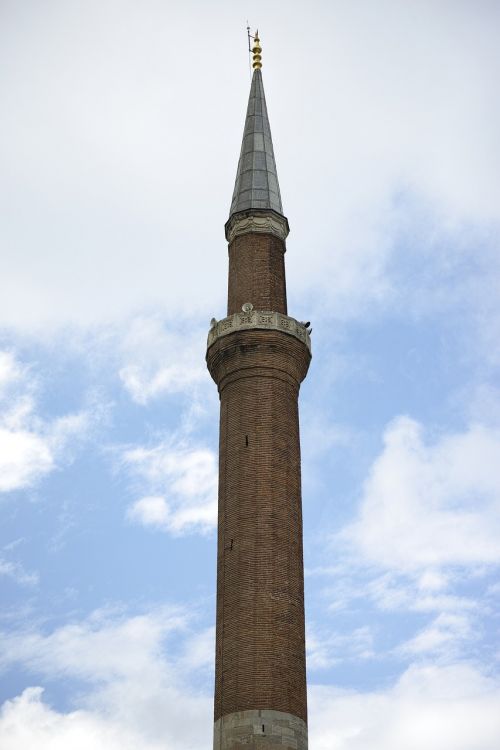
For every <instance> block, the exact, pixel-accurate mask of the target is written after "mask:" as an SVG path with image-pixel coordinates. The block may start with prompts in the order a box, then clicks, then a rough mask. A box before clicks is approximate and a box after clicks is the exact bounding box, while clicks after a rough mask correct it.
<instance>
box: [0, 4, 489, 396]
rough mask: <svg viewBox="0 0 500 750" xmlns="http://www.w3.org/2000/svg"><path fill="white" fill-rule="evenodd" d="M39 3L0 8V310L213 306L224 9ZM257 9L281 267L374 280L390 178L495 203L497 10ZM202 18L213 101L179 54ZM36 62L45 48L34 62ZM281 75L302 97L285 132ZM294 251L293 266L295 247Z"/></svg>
mask: <svg viewBox="0 0 500 750" xmlns="http://www.w3.org/2000/svg"><path fill="white" fill-rule="evenodd" d="M195 7H196V17H197V19H198V24H197V25H196V27H195V28H193V25H192V16H193V9H194V8H195ZM50 8H51V12H50V13H43V12H42V11H41V10H40V9H38V8H34V9H33V11H32V16H31V18H32V25H27V24H26V23H25V19H24V16H23V15H22V13H21V11H20V10H18V9H17V6H12V8H10V9H9V11H8V13H7V16H8V22H6V23H5V24H4V25H3V26H2V30H1V31H0V33H1V34H2V38H1V40H0V47H1V49H2V50H3V55H4V61H5V64H4V70H5V71H6V74H5V75H4V76H3V77H2V81H1V83H0V97H1V99H2V101H3V102H4V103H5V111H6V116H5V118H4V123H3V126H4V133H5V136H4V139H3V141H2V144H0V149H1V150H2V153H1V159H2V163H3V164H4V169H3V171H2V177H1V178H0V179H1V180H2V181H1V182H0V191H1V192H2V193H3V196H4V198H3V200H4V206H5V208H6V211H5V212H4V213H5V219H4V221H3V223H2V226H1V227H0V230H1V244H2V247H3V248H4V253H3V254H2V259H0V262H2V261H3V266H2V268H1V269H0V271H1V272H0V284H1V288H0V320H1V321H2V322H3V323H4V324H6V325H13V326H18V327H27V328H33V327H37V326H44V325H45V326H46V325H55V326H57V325H63V324H65V323H67V322H68V321H71V322H76V323H82V324H89V323H100V322H103V321H108V320H110V319H117V318H119V319H124V318H128V317H129V316H130V314H134V313H136V312H137V311H138V310H144V309H148V310H150V309H160V310H162V311H163V312H166V313H167V314H169V315H179V314H180V313H182V314H186V313H189V312H191V313H192V312H193V311H200V310H203V314H204V315H205V314H207V315H208V317H211V314H212V312H213V313H214V314H216V313H217V311H216V310H211V309H210V308H211V307H214V306H219V305H220V306H222V304H223V302H222V299H223V285H222V283H221V280H222V279H223V277H224V274H225V250H224V240H223V235H222V225H223V222H224V220H225V219H226V217H227V213H226V212H227V208H228V204H229V201H230V197H231V191H232V187H233V180H234V173H235V170H236V164H237V158H238V151H239V146H240V143H241V136H242V126H243V116H244V109H245V101H246V97H247V92H248V77H247V69H246V60H245V58H244V54H242V52H241V49H240V40H239V37H238V34H235V33H234V29H235V28H236V26H235V24H237V23H238V21H237V17H238V13H239V11H238V9H237V8H236V7H231V8H229V6H228V4H227V3H226V2H216V3H211V4H210V7H208V6H207V7H206V8H205V7H204V6H203V7H202V6H200V5H199V4H193V2H191V1H190V2H187V3H186V4H185V5H183V6H182V7H181V6H178V7H176V9H175V12H172V9H171V8H168V9H167V8H166V7H163V6H162V5H161V4H154V6H151V7H149V8H148V11H147V12H145V10H144V8H143V7H142V6H138V5H135V4H133V3H127V4H125V5H123V3H117V2H115V0H109V2H106V3H98V2H87V3H85V4H84V5H68V4H62V5H61V4H57V3H55V2H51V3H50ZM265 10H266V40H267V42H264V43H265V50H266V52H265V54H266V55H267V58H266V59H267V64H266V68H265V80H266V88H267V96H268V104H269V108H270V113H271V121H272V126H273V135H274V139H275V145H276V152H277V160H278V170H279V174H280V180H281V187H282V192H283V197H284V206H285V211H286V212H287V214H288V215H289V216H290V218H291V220H292V225H293V230H294V231H293V232H292V235H291V240H290V258H289V269H290V275H291V278H293V279H294V281H295V282H296V283H297V284H299V285H300V287H301V288H302V289H303V290H304V289H308V290H311V289H313V290H314V291H315V292H316V291H318V290H319V291H320V292H321V291H322V292H323V293H322V294H320V297H321V302H322V303H324V304H326V305H328V307H329V308H330V309H331V308H332V307H333V309H334V310H335V312H336V313H337V314H339V315H346V314H347V315H349V314H352V311H353V310H359V309H360V308H361V309H366V306H367V304H368V305H369V304H371V303H373V301H377V300H380V299H381V298H384V297H385V296H386V295H387V294H388V293H390V291H391V289H390V286H391V285H390V282H389V281H388V278H387V273H386V264H387V261H388V258H389V257H390V255H391V253H392V241H393V238H394V226H395V224H396V223H397V219H398V216H399V215H400V214H404V213H405V211H407V210H408V206H404V205H403V204H404V201H403V200H402V199H401V196H402V194H404V193H405V191H406V194H408V193H412V194H416V195H417V196H419V197H422V200H423V201H424V202H426V203H428V204H431V205H432V209H433V213H434V215H435V216H436V218H437V220H438V222H439V223H444V222H446V223H448V225H451V226H452V227H454V228H455V229H456V230H457V233H459V232H460V231H461V230H460V226H459V225H460V223H461V222H463V221H471V222H473V223H474V222H475V223H483V222H484V223H487V222H490V221H491V220H492V219H493V220H495V219H496V220H498V218H499V214H498V205H499V201H498V195H499V186H498V173H499V172H498V169H497V168H496V162H497V156H498V141H497V133H498V121H499V106H498V97H497V96H496V80H497V77H498V56H497V54H496V45H497V39H496V36H495V29H496V27H497V25H498V9H497V7H496V5H495V4H494V3H485V2H483V3H481V9H480V12H478V11H477V8H476V6H475V5H474V7H472V6H471V5H470V4H467V3H460V5H459V7H458V8H457V4H456V3H451V2H441V3H433V2H428V1H427V2H421V3H418V5H416V6H415V7H414V8H413V9H412V12H411V13H408V12H407V9H406V7H405V6H401V5H399V4H398V3H395V2H394V0H384V1H383V2H379V3H377V4H376V8H375V7H374V6H371V5H370V4H369V3H363V4H362V5H361V6H359V5H358V4H346V3H342V2H332V3H321V4H318V5H317V7H316V9H315V13H314V14H311V18H310V19H304V14H303V8H302V6H301V5H300V4H299V3H293V2H292V3H288V4H287V5H286V13H287V34H283V8H282V7H280V6H279V4H277V5H276V6H275V7H274V8H273V9H270V8H268V7H266V9H265ZM118 13H119V15H120V19H121V20H120V24H119V25H118V26H117V24H116V15H117V14H118ZM167 26H168V28H169V29H171V31H172V33H173V34H174V35H175V37H176V39H177V40H178V44H177V45H176V48H175V50H173V49H172V48H171V47H170V46H169V45H165V43H164V34H163V29H165V28H167ZM206 28H217V29H218V30H219V31H218V38H219V48H218V56H219V59H220V61H221V69H223V70H224V75H223V76H222V77H220V78H219V80H218V82H217V86H218V92H219V95H218V96H214V92H213V81H212V78H213V71H212V69H211V67H210V66H201V67H200V65H199V64H198V58H197V54H196V52H197V50H199V49H200V48H201V47H202V45H203V43H204V36H205V29H206ZM299 36H300V38H301V39H302V50H303V58H304V60H306V61H307V65H305V66H302V67H300V69H296V70H295V71H294V74H293V75H291V74H290V69H289V39H290V38H298V37H299ZM89 49H92V56H91V57H90V58H89V55H88V50H89ZM123 49H127V50H128V54H127V56H125V57H124V56H123V55H122V54H121V51H122V50H123ZM33 57H36V58H37V59H43V60H44V65H43V66H42V67H40V68H38V69H36V70H34V69H33V65H32V64H31V60H32V59H33ZM224 61H225V64H224ZM229 61H231V64H229ZM444 61H446V64H443V62H444ZM193 91H195V92H196V96H193V95H192V92H193ZM297 91H301V92H307V93H306V96H305V99H304V103H305V105H307V106H304V107H302V108H299V109H297V108H295V110H296V111H294V118H293V127H290V102H293V101H294V100H295V99H296V97H297ZM110 92H112V95H111V96H110ZM325 92H326V95H325ZM221 101H224V107H223V110H224V114H223V118H222V120H221ZM200 112H202V113H203V118H202V119H201V120H200V117H199V113H200ZM311 113H313V115H314V116H311ZM221 122H223V123H224V125H223V127H221ZM35 123H36V125H35ZM301 144H302V145H304V144H306V146H307V147H301ZM304 185H306V186H308V189H307V190H304V189H303V188H304ZM410 210H411V209H410ZM26 216H29V217H30V221H26ZM325 217H327V220H326V221H325V220H324V218H325ZM304 247H307V248H308V252H307V263H303V262H302V261H299V260H296V261H293V260H292V258H293V255H294V254H295V258H300V257H302V258H303V256H301V253H302V250H301V248H304ZM186 280H188V282H187V281H186ZM129 376H130V377H131V379H132V380H131V382H133V373H132V374H130V373H129ZM167 377H171V374H170V375H168V376H167Z"/></svg>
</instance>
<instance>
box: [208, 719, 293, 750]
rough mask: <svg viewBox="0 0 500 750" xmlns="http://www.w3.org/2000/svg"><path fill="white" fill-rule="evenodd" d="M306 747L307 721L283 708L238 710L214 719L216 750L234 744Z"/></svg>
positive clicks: (287, 749) (287, 748)
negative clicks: (278, 709) (277, 709)
mask: <svg viewBox="0 0 500 750" xmlns="http://www.w3.org/2000/svg"><path fill="white" fill-rule="evenodd" d="M240 745H241V746H242V747H247V748H250V749H251V750H253V748H257V747H259V748H262V750H264V748H266V747H269V748H270V750H272V749H273V748H278V747H280V748H283V750H292V748H293V750H307V724H306V723H305V721H304V720H303V719H299V717H298V716H293V715H292V714H287V713H284V712H283V711H271V710H266V709H262V710H260V711H258V710H255V711H236V712H235V713H233V714H227V715H226V716H223V717H222V718H221V719H218V721H216V722H215V726H214V750H233V748H235V747H239V746H240Z"/></svg>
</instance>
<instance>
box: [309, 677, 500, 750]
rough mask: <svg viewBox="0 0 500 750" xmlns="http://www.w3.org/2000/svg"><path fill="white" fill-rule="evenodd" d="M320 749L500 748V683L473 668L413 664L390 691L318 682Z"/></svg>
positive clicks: (313, 698)
mask: <svg viewBox="0 0 500 750" xmlns="http://www.w3.org/2000/svg"><path fill="white" fill-rule="evenodd" d="M309 706H310V717H309V741H310V745H311V747H314V748H316V750H368V748H369V750H401V748H405V750H422V748H424V747H425V748H426V750H478V748H481V750H496V748H497V747H498V737H499V736H500V711H499V710H498V709H499V706H500V685H499V684H498V682H497V681H496V680H494V679H493V678H491V677H488V676H485V675H483V674H481V672H479V671H478V670H477V669H475V668H474V667H473V666H469V665H450V666H447V667H438V666H433V665H424V666H412V667H410V668H409V669H408V670H407V671H406V672H405V673H404V674H403V675H402V676H401V677H400V679H399V680H398V681H397V682H396V683H395V684H394V685H393V686H390V687H388V688H386V689H381V690H376V691H373V692H365V693H360V692H355V691H344V690H339V689H336V688H333V687H326V686H325V687H320V686H312V687H311V688H310V694H309Z"/></svg>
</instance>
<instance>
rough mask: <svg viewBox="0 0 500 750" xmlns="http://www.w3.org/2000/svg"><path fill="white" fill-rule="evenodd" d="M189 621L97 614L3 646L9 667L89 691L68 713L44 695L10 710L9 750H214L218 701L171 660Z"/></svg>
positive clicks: (1, 723)
mask: <svg viewBox="0 0 500 750" xmlns="http://www.w3.org/2000/svg"><path fill="white" fill-rule="evenodd" d="M187 619H188V618H187V616H186V613H183V612H181V611H178V610H175V609H172V610H169V609H168V608H161V609H158V610H155V611H151V612H149V613H146V614H144V615H139V616H133V617H127V616H125V615H123V614H117V613H114V614H112V613H109V612H108V613H105V612H96V613H94V614H93V615H92V616H91V617H89V618H88V619H86V620H83V621H81V622H74V623H73V624H69V625H65V626H63V627H60V628H58V629H56V630H54V631H53V632H52V633H49V634H48V635H43V634H42V633H41V632H37V631H32V632H19V633H17V634H16V635H7V636H4V637H3V638H2V640H1V641H0V649H1V653H2V662H3V664H4V665H9V664H13V663H19V664H22V665H23V666H24V668H25V669H27V670H29V671H31V672H32V673H35V674H37V675H38V676H40V675H41V676H43V677H44V679H46V680H49V681H50V680H54V679H60V678H63V677H70V678H77V679H79V680H82V681H83V683H84V687H83V688H82V686H81V685H80V686H79V687H78V689H77V690H76V691H75V694H71V693H70V694H69V695H68V699H69V700H70V702H71V699H73V703H74V702H75V701H77V703H78V706H77V707H76V708H77V710H71V711H68V712H67V713H63V712H60V711H58V710H56V709H53V708H51V707H50V706H48V705H47V704H45V703H44V702H43V701H42V689H41V688H31V689H28V690H25V691H24V692H23V693H22V695H20V696H19V697H17V698H15V699H14V700H11V701H7V702H6V703H5V704H4V706H3V709H2V713H1V715H0V745H1V747H2V750H3V749H4V748H5V749H6V750H26V749H28V750H30V749H31V748H33V750H34V749H35V748H36V749H37V750H38V749H39V748H46V749H47V750H57V749H58V748H63V747H71V748H76V750H80V748H82V750H83V748H87V747H92V748H96V749H99V748H103V749H104V748H111V750H114V748H116V749H117V750H118V748H119V747H125V748H137V747H144V748H147V750H160V748H161V749H164V748H166V749H167V750H170V748H171V749H172V750H174V749H175V750H194V748H197V747H205V746H206V748H207V750H208V748H209V747H210V739H211V736H210V735H211V728H212V720H211V699H210V698H209V697H208V696H205V695H200V694H199V693H198V691H197V690H196V689H192V688H189V687H188V686H187V683H188V682H189V677H190V675H189V673H188V671H187V669H186V667H187V662H186V661H185V660H184V661H183V660H181V661H179V663H178V664H177V661H176V659H175V658H173V657H172V656H171V654H170V653H169V651H170V650H171V649H172V645H171V640H170V639H171V638H172V637H173V635H174V634H177V633H178V632H179V631H184V630H185V628H186V625H187ZM167 649H168V650H167ZM205 738H206V743H204V741H203V740H204V739H205Z"/></svg>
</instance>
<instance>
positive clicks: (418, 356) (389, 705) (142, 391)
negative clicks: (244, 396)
mask: <svg viewBox="0 0 500 750" xmlns="http://www.w3.org/2000/svg"><path fill="white" fill-rule="evenodd" d="M247 18H248V20H249V22H250V24H251V25H252V26H253V27H255V26H258V27H259V30H260V32H261V40H262V46H263V62H264V69H263V75H264V83H265V87H266V96H267V103H268V109H269V114H270V119H271V126H272V130H273V139H274V147H275V154H276V159H277V165H278V173H279V177H280V184H281V192H282V197H283V205H284V210H285V213H286V215H287V216H288V218H289V221H290V226H291V234H290V237H289V241H288V252H287V256H286V261H287V274H288V297H289V309H290V314H291V315H293V316H294V317H297V318H299V319H307V320H311V321H312V325H313V362H312V365H311V369H310V371H309V375H308V378H307V380H306V381H305V383H304V385H303V387H302V392H301V429H302V449H303V502H304V523H305V530H304V531H305V566H306V611H307V627H308V680H309V709H310V744H311V747H312V748H313V749H314V750H401V748H404V749H405V750H422V748H424V747H425V748H426V750H497V748H498V737H499V736H500V670H499V662H500V650H499V646H498V644H499V637H498V635H499V624H500V622H499V609H498V606H497V601H498V598H499V594H500V582H499V577H498V572H499V568H500V543H499V539H500V393H499V389H500V384H499V379H498V372H499V367H500V349H499V346H498V341H499V337H500V304H499V298H500V294H499V293H500V252H499V250H500V232H499V228H500V144H499V133H500V98H499V96H498V86H499V73H500V52H499V50H500V44H499V38H498V34H499V32H498V29H499V28H500V4H499V3H498V2H496V0H418V1H417V0H404V1H403V2H402V1H401V0H356V2H353V1H352V0H330V1H328V2H327V1H326V0H323V1H322V2H320V1H319V0H311V2H309V3H307V4H304V3H298V2H294V1H292V2H283V1H282V2H269V1H267V2H263V1H262V0H254V1H253V2H252V3H251V4H247V5H245V4H244V3H242V2H241V1H240V0H232V2H223V1H222V0H213V2H210V3H202V2H196V1H195V0H185V2H183V3H182V4H181V3H174V2H172V1H170V2H169V0H162V1H161V2H160V0H140V2H139V0H86V2H81V1H80V2H79V1H78V0H42V1H38V2H35V0H23V2H19V1H16V0H1V2H0V102H1V104H0V107H1V118H0V121H1V126H0V128H1V138H0V165H1V169H0V333H1V338H0V513H1V517H2V520H1V525H0V587H1V590H2V603H3V606H2V609H1V612H0V666H1V671H0V680H1V681H0V705H1V706H2V707H1V709H0V746H1V747H2V750H35V748H36V750H60V749H61V750H62V748H68V747H70V748H72V750H84V749H85V750H88V748H92V750H104V749H105V750H118V749H119V750H129V748H130V750H132V749H133V750H136V748H138V747H141V748H144V750H210V748H211V741H212V688H213V649H214V647H213V637H214V629H213V623H214V619H215V599H214V591H215V553H216V549H215V533H214V532H215V526H214V524H215V509H216V492H217V469H216V465H217V417H218V399H217V394H216V389H215V386H214V384H213V383H212V381H211V380H210V378H209V376H208V374H207V372H206V369H205V363H204V354H205V342H206V333H207V330H208V325H209V320H210V318H211V317H212V316H215V317H217V318H220V317H222V316H223V315H224V311H225V294H226V274H227V246H226V243H225V240H224V232H223V225H224V222H225V220H226V219H227V216H228V209H229V204H230V199H231V194H232V190H233V184H234V177H235V173H236V166H237V160H238V155H239V148H240V143H241V136H242V130H243V121H244V114H245V108H246V101H247V97H248V91H249V85H250V78H249V68H248V57H247V52H246V30H245V27H246V22H247Z"/></svg>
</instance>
